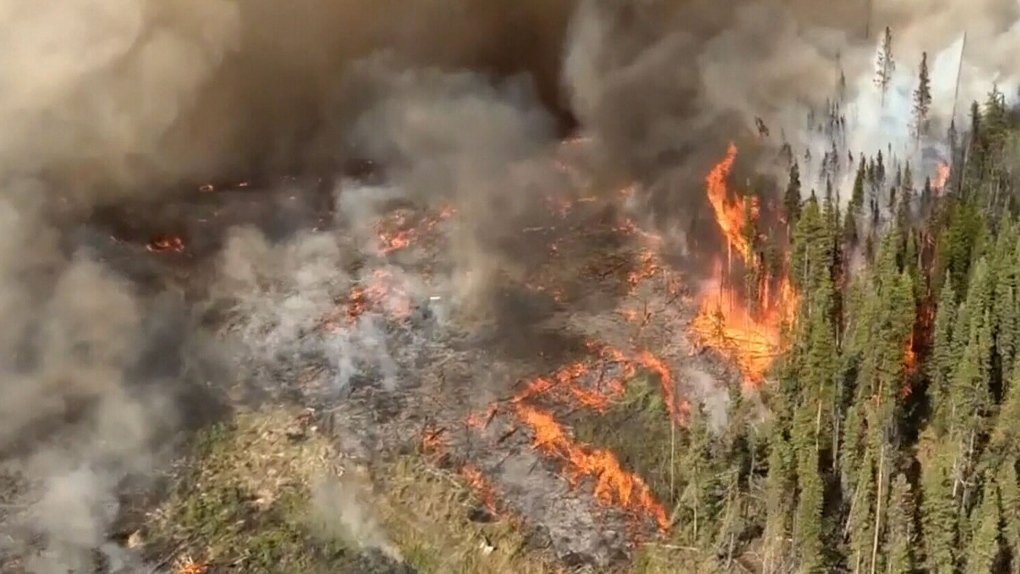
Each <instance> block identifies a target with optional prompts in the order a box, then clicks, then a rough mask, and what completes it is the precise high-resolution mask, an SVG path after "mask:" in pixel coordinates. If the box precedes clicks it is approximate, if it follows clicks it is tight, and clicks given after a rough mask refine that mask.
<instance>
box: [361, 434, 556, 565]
mask: <svg viewBox="0 0 1020 574" xmlns="http://www.w3.org/2000/svg"><path fill="white" fill-rule="evenodd" d="M378 474H379V476H380V477H381V484H380V486H381V487H382V491H383V492H384V493H385V494H384V497H385V504H383V505H380V511H381V515H382V520H383V522H384V524H385V525H386V527H387V528H386V531H387V533H388V534H389V535H390V537H391V539H392V540H393V542H394V543H395V544H396V545H397V546H398V547H400V548H401V550H402V551H403V554H404V557H405V559H406V560H407V563H408V564H409V565H411V566H412V567H414V568H415V569H416V570H417V571H418V572H419V573H420V574H440V573H441V574H483V573H491V574H503V573H506V574H511V573H512V574H518V573H519V574H529V573H533V574H539V573H542V574H545V573H551V572H559V571H561V569H560V568H559V567H557V565H556V564H555V562H554V560H553V558H552V557H551V556H550V555H548V553H546V552H544V551H538V550H534V549H530V548H528V547H527V529H526V527H525V525H523V524H522V523H521V521H519V520H517V519H515V518H513V517H506V516H501V517H498V518H497V520H495V521H493V522H489V523H484V524H483V523H479V522H472V521H471V520H470V519H469V516H470V515H471V513H472V511H473V510H475V509H477V508H478V507H479V505H480V501H479V500H478V499H477V497H476V496H475V494H474V493H473V492H472V491H471V490H470V488H469V487H468V486H467V485H466V484H465V481H464V480H463V479H462V478H461V477H460V476H458V475H456V474H453V473H452V472H450V471H447V470H443V469H438V468H436V467H435V466H434V465H432V464H431V463H430V462H429V461H428V460H427V459H426V458H424V457H423V456H422V455H419V454H409V455H404V456H401V457H399V458H397V459H396V460H394V461H392V462H390V463H388V464H387V465H386V467H385V468H382V469H380V472H379V473H378Z"/></svg>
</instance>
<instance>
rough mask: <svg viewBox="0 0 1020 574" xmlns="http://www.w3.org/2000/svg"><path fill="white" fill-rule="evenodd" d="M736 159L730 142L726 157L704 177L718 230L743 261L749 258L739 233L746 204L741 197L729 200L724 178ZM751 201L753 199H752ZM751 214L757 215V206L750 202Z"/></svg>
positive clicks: (748, 251) (749, 248) (748, 246)
mask: <svg viewBox="0 0 1020 574" xmlns="http://www.w3.org/2000/svg"><path fill="white" fill-rule="evenodd" d="M736 159H737V146H735V145H733V144H732V143H731V144H730V146H729V148H728V149H727V150H726V157H724V158H723V159H722V161H720V162H719V163H717V164H716V165H715V167H714V168H712V171H710V172H709V173H708V177H706V178H705V184H706V186H707V187H708V201H709V203H710V204H711V205H712V210H713V211H715V220H716V223H718V224H719V230H720V231H722V233H723V236H724V237H725V238H726V244H727V247H728V248H729V249H734V250H736V251H737V253H739V254H740V255H741V257H743V258H744V261H749V260H750V259H751V246H750V245H748V244H747V239H746V238H745V237H744V236H743V234H742V233H741V228H742V227H743V226H744V214H745V210H746V209H747V206H746V205H745V204H744V201H745V200H743V199H741V198H737V199H735V200H730V198H729V197H728V196H727V188H726V179H727V178H728V177H729V176H730V170H732V169H733V162H734V161H736ZM752 201H753V200H752ZM751 210H752V214H753V215H754V216H757V206H756V205H754V204H753V203H752V205H751Z"/></svg>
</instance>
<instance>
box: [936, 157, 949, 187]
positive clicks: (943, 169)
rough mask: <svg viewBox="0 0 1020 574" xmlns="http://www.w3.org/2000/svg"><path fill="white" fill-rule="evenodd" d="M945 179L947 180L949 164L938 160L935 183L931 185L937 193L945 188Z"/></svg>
mask: <svg viewBox="0 0 1020 574" xmlns="http://www.w3.org/2000/svg"><path fill="white" fill-rule="evenodd" d="M947 181H949V164H948V163H946V162H940V163H939V167H938V171H937V172H936V174H935V183H934V185H933V186H932V187H934V188H935V191H936V192H937V193H942V192H943V191H945V189H946V182H947Z"/></svg>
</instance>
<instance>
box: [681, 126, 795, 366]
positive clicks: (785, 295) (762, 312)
mask: <svg viewBox="0 0 1020 574" xmlns="http://www.w3.org/2000/svg"><path fill="white" fill-rule="evenodd" d="M736 155H737V148H736V146H735V145H733V144H730V146H729V149H727V151H726V156H725V157H724V158H723V159H722V160H721V161H720V162H719V163H718V164H716V166H715V167H714V168H712V170H711V171H710V172H709V174H708V177H706V178H705V184H706V187H707V194H708V200H709V203H711V204H712V208H713V210H714V211H715V217H716V223H717V224H718V226H719V230H720V231H721V232H722V234H723V236H724V237H725V238H726V241H727V245H728V246H729V248H730V249H736V250H737V252H738V253H740V254H741V256H742V257H743V258H744V262H745V264H747V265H754V264H755V263H756V262H755V261H754V259H753V257H752V253H751V246H750V245H748V242H747V238H746V236H745V235H744V233H743V232H742V231H743V229H742V228H743V226H744V224H745V219H746V213H747V205H746V204H745V203H744V202H745V201H747V200H746V199H741V198H736V199H733V200H730V199H729V198H728V190H727V187H726V179H727V178H728V177H729V174H730V170H731V169H732V167H733V162H734V161H735V160H736ZM751 216H752V218H757V216H758V210H757V207H756V206H755V205H753V204H752V205H751ZM729 269H730V266H729V265H727V266H726V271H728V270H729ZM725 279H726V277H725V276H724V269H723V265H722V264H721V262H719V261H717V262H716V266H715V271H714V277H713V280H712V281H710V282H708V284H707V286H706V288H705V289H704V290H703V292H702V296H701V308H700V311H699V313H698V316H697V317H695V319H694V321H692V323H691V332H692V334H693V335H694V338H695V339H697V340H698V341H699V342H700V343H701V344H702V345H704V346H706V347H709V348H712V349H715V350H716V351H718V352H719V353H720V354H722V355H723V356H725V357H727V358H729V359H730V360H732V361H733V362H734V363H736V365H737V368H738V369H740V372H741V374H742V375H743V376H744V379H745V380H746V382H747V383H748V384H751V385H758V384H759V383H761V382H762V380H764V377H765V373H766V372H767V371H768V369H769V367H771V365H772V361H773V359H774V358H775V357H776V356H777V355H778V354H779V352H780V350H781V344H782V341H781V337H780V332H781V330H782V326H783V324H784V323H790V322H792V320H793V318H794V312H795V310H796V308H797V305H798V295H797V293H796V292H795V291H794V289H793V287H792V286H791V285H790V281H789V278H788V277H785V276H784V277H781V278H779V281H778V282H779V288H778V289H776V290H775V293H770V290H769V289H768V286H769V284H770V283H771V281H769V280H768V278H766V280H765V281H763V282H762V283H761V288H760V290H759V292H758V293H757V294H756V300H755V301H754V308H753V309H751V308H749V307H748V305H747V304H746V303H745V302H743V299H744V297H742V296H741V293H740V292H739V291H738V290H737V289H734V288H731V287H727V282H726V281H725Z"/></svg>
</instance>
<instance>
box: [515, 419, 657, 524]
mask: <svg viewBox="0 0 1020 574" xmlns="http://www.w3.org/2000/svg"><path fill="white" fill-rule="evenodd" d="M515 407H516V412H517V416H518V417H519V418H520V419H521V421H523V422H524V423H525V424H527V425H528V426H529V427H530V428H531V430H532V431H533V432H534V433H535V438H534V441H533V445H534V447H535V448H536V449H538V450H540V451H542V452H544V453H546V454H549V455H552V456H558V457H562V458H563V459H564V460H565V461H566V462H567V469H566V472H567V478H568V480H569V481H570V483H571V485H572V486H576V485H577V484H578V483H579V482H580V481H581V479H583V478H585V477H592V478H594V479H595V498H596V499H597V500H598V501H599V502H601V503H602V504H605V505H617V504H618V505H619V506H621V507H623V508H624V509H626V510H630V511H634V512H641V513H644V512H649V513H651V514H652V516H653V517H654V518H655V522H656V524H658V526H659V529H660V530H667V529H668V528H669V518H668V517H667V516H666V511H665V509H664V508H663V507H662V506H661V505H659V503H658V502H656V501H655V498H654V497H653V496H652V492H651V490H650V489H649V488H648V486H647V485H646V484H645V482H644V481H643V480H641V478H640V477H638V476H636V475H634V474H631V473H629V472H627V471H625V470H623V468H621V466H620V461H618V460H617V459H616V457H615V456H614V455H613V453H611V452H609V451H606V450H600V449H588V448H584V447H582V446H579V445H578V444H576V443H575V442H574V441H573V440H571V439H570V438H569V437H567V435H566V433H565V432H564V430H563V427H561V426H560V425H559V423H557V422H556V420H555V419H553V417H552V415H550V414H549V413H546V412H543V411H540V410H538V409H536V408H534V407H531V406H528V405H525V404H523V403H520V402H518V403H516V404H515Z"/></svg>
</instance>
